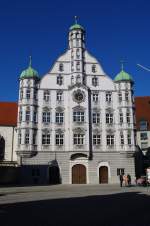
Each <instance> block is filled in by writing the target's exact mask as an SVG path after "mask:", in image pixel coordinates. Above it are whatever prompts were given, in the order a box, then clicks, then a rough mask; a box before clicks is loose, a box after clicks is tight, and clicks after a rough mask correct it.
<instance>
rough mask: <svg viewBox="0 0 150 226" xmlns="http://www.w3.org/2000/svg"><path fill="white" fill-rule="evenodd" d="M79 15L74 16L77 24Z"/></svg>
mask: <svg viewBox="0 0 150 226" xmlns="http://www.w3.org/2000/svg"><path fill="white" fill-rule="evenodd" d="M77 19H78V17H77V16H74V20H75V24H77V23H78V20H77Z"/></svg>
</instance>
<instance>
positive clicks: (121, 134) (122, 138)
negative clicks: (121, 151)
mask: <svg viewBox="0 0 150 226" xmlns="http://www.w3.org/2000/svg"><path fill="white" fill-rule="evenodd" d="M120 144H121V145H124V136H123V133H122V132H121V133H120Z"/></svg>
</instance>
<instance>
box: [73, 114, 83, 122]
mask: <svg viewBox="0 0 150 226" xmlns="http://www.w3.org/2000/svg"><path fill="white" fill-rule="evenodd" d="M73 122H84V111H74V112H73Z"/></svg>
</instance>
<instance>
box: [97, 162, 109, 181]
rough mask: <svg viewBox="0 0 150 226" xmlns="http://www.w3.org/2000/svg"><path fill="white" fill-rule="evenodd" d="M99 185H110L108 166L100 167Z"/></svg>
mask: <svg viewBox="0 0 150 226" xmlns="http://www.w3.org/2000/svg"><path fill="white" fill-rule="evenodd" d="M99 183H100V184H108V167H107V166H101V167H99Z"/></svg>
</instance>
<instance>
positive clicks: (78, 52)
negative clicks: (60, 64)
mask: <svg viewBox="0 0 150 226" xmlns="http://www.w3.org/2000/svg"><path fill="white" fill-rule="evenodd" d="M76 56H77V59H79V58H80V50H79V49H77V51H76Z"/></svg>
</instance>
